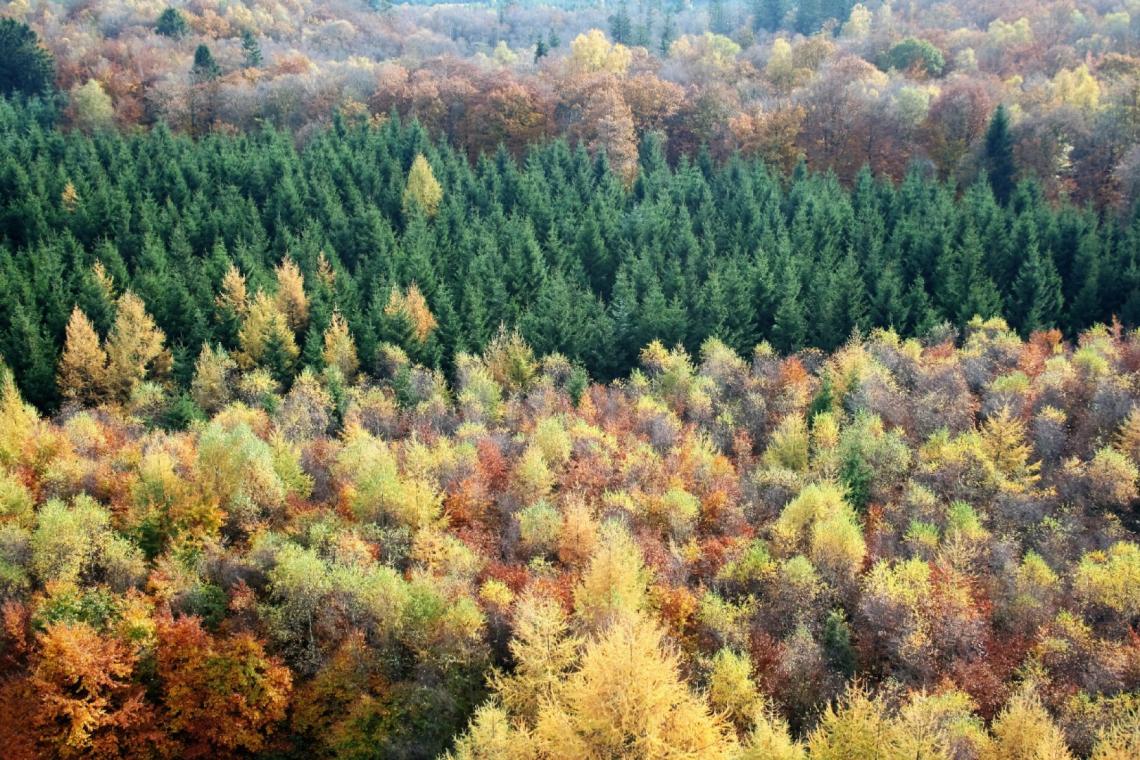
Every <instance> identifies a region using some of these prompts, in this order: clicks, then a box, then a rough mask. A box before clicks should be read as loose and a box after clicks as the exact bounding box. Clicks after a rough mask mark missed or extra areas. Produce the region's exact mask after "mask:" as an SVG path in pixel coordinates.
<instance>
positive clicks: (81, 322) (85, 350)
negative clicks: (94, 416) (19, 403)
mask: <svg viewBox="0 0 1140 760" xmlns="http://www.w3.org/2000/svg"><path fill="white" fill-rule="evenodd" d="M58 377H59V380H58V382H59V391H60V394H61V395H62V396H63V397H64V398H65V399H67V400H69V401H75V402H77V403H79V404H82V405H84V406H94V405H95V404H98V403H99V402H100V401H102V400H104V399H105V398H106V393H107V380H108V375H107V353H106V352H105V351H104V350H103V347H102V346H101V345H100V344H99V335H98V334H97V333H96V332H95V328H94V327H93V326H92V325H91V321H90V320H89V319H87V315H86V314H84V313H83V312H82V311H80V309H79V307H78V306H76V307H75V308H74V309H72V311H71V318H70V319H69V320H68V322H67V337H66V339H65V341H64V348H63V356H62V357H60V360H59V375H58Z"/></svg>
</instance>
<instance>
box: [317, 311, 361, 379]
mask: <svg viewBox="0 0 1140 760" xmlns="http://www.w3.org/2000/svg"><path fill="white" fill-rule="evenodd" d="M321 357H322V358H323V359H324V361H325V364H326V365H328V366H330V367H336V368H337V369H339V370H340V373H341V374H342V375H344V378H345V380H348V381H351V380H352V379H353V378H354V377H356V371H357V370H358V369H360V359H359V358H357V355H356V342H355V341H354V340H353V339H352V333H350V332H349V331H348V323H347V322H345V321H344V317H342V316H341V315H340V312H333V316H332V321H331V322H330V323H329V327H328V329H327V330H325V335H324V350H323V351H322V352H321Z"/></svg>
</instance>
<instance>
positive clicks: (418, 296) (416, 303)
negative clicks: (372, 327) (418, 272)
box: [384, 282, 439, 343]
mask: <svg viewBox="0 0 1140 760" xmlns="http://www.w3.org/2000/svg"><path fill="white" fill-rule="evenodd" d="M384 314H385V315H387V316H389V317H403V318H404V319H406V320H407V321H408V324H409V325H411V328H412V335H413V336H415V339H416V340H418V341H419V342H420V343H423V342H424V341H425V340H427V339H428V336H429V335H431V333H432V331H433V330H435V328H436V327H438V326H439V323H438V322H436V319H435V315H434V314H432V313H431V309H429V308H428V304H427V299H426V298H424V294H423V293H422V292H421V291H420V288H419V286H418V285H416V284H415V283H414V282H413V283H412V284H411V285H409V286H408V289H407V290H406V291H404V292H403V293H401V292H400V291H399V289H398V288H395V287H393V288H392V292H391V293H390V294H389V295H388V303H387V304H386V305H385V306H384Z"/></svg>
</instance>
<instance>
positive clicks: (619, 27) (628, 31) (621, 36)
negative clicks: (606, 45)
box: [609, 0, 633, 45]
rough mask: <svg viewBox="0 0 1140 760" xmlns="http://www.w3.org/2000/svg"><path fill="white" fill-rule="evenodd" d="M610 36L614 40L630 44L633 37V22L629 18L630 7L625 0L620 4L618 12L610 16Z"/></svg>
mask: <svg viewBox="0 0 1140 760" xmlns="http://www.w3.org/2000/svg"><path fill="white" fill-rule="evenodd" d="M609 21H610V37H611V38H612V39H613V41H614V42H620V43H621V44H623V45H628V44H629V43H630V42H631V41H632V39H633V22H632V21H631V20H630V18H629V8H628V7H627V6H626V2H625V0H622V2H621V3H620V4H619V5H618V9H617V12H616V13H614V14H613V15H612V16H610V18H609Z"/></svg>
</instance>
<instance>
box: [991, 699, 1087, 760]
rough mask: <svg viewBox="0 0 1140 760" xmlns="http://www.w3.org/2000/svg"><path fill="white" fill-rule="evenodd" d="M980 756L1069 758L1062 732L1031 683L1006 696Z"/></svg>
mask: <svg viewBox="0 0 1140 760" xmlns="http://www.w3.org/2000/svg"><path fill="white" fill-rule="evenodd" d="M993 734H994V741H993V743H992V744H991V745H990V746H989V747H987V751H986V752H984V753H983V754H982V758H983V760H998V758H1002V760H1072V757H1073V756H1072V754H1071V753H1070V752H1069V748H1068V747H1067V746H1066V744H1065V735H1064V734H1063V733H1062V732H1061V729H1060V728H1058V727H1057V725H1056V724H1055V723H1054V722H1053V719H1052V718H1050V717H1049V713H1048V712H1046V710H1045V707H1044V706H1043V705H1042V704H1041V700H1040V698H1039V697H1038V696H1037V694H1036V693H1035V691H1034V689H1033V686H1032V684H1030V685H1028V686H1026V687H1024V688H1022V689H1021V690H1020V691H1018V692H1017V693H1016V694H1014V695H1013V697H1012V698H1011V699H1010V700H1009V703H1008V704H1007V705H1006V706H1005V709H1004V710H1002V712H1001V714H1000V715H998V717H997V719H996V720H995V721H994V725H993Z"/></svg>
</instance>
